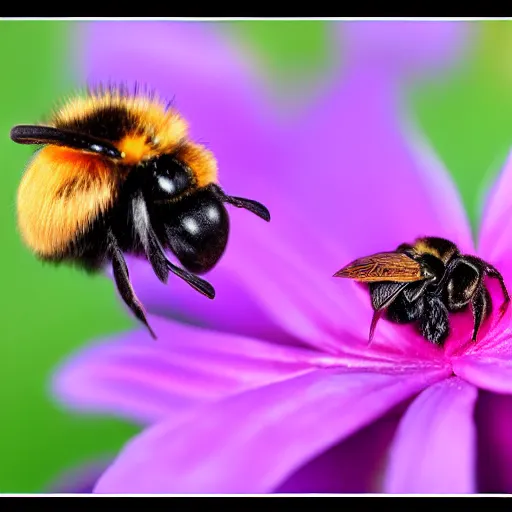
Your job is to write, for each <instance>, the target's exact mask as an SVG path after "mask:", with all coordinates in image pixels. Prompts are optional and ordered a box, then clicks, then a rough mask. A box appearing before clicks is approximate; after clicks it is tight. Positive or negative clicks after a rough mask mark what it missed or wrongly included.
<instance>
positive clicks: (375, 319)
mask: <svg viewBox="0 0 512 512" xmlns="http://www.w3.org/2000/svg"><path fill="white" fill-rule="evenodd" d="M383 313H384V309H378V310H377V311H374V312H373V316H372V323H371V324H370V334H369V336H368V345H370V344H371V342H372V340H373V335H374V333H375V327H377V322H378V321H379V319H380V317H381V316H382V314H383Z"/></svg>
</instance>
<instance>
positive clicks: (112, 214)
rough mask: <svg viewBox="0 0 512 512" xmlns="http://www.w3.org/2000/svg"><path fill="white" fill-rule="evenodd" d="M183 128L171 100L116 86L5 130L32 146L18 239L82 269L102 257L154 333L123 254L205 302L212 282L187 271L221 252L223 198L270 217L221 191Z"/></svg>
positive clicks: (202, 151)
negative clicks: (178, 280) (192, 291)
mask: <svg viewBox="0 0 512 512" xmlns="http://www.w3.org/2000/svg"><path fill="white" fill-rule="evenodd" d="M187 131H188V127H187V122H186V121H185V119H183V117H182V116H181V115H180V113H179V112H178V111H177V110H176V109H175V108H174V107H173V106H172V104H170V103H167V102H165V101H163V100H162V99H160V98H159V97H158V96H157V95H156V94H155V93H153V92H148V91H147V90H146V91H144V92H140V91H139V89H138V88H137V87H136V88H135V89H134V90H132V91H129V90H128V88H127V87H125V86H122V85H121V86H107V87H103V86H99V87H97V88H94V89H89V90H88V91H87V93H86V94H84V95H82V96H77V97H74V98H72V99H70V100H68V101H67V102H64V103H63V104H62V106H61V107H60V108H58V109H57V110H56V111H55V112H54V113H53V114H52V116H51V118H50V120H49V121H48V122H47V123H45V124H44V125H19V126H15V127H14V128H12V130H11V133H10V136H11V139H12V140H13V141H14V142H17V143H19V144H36V145H40V146H41V147H40V148H38V149H37V150H36V152H35V154H34V156H33V158H32V159H31V161H30V163H29V164H28V166H27V168H26V170H25V172H24V174H23V177H22V180H21V183H20V185H19V189H18V195H17V217H18V226H19V231H20V234H21V237H22V239H23V240H24V242H25V244H26V245H27V246H28V247H29V248H30V249H31V250H32V251H33V252H34V253H35V255H36V256H37V257H38V258H39V259H41V260H45V261H51V262H55V263H61V262H68V263H75V264H77V265H78V266H80V267H82V268H84V269H85V270H87V271H91V272H95V271H99V270H100V269H101V268H103V267H104V265H105V264H107V263H110V264H111V265H112V270H113V276H114V281H115V284H116V286H117V289H118V291H119V293H120V295H121V297H122V299H123V300H124V302H125V303H126V305H127V306H128V307H129V308H130V310H131V311H132V312H133V314H134V315H135V316H136V317H137V318H138V319H139V320H140V321H141V322H142V323H143V324H144V325H145V326H146V327H147V328H148V330H149V332H150V334H151V335H152V336H153V337H154V338H156V335H155V333H154V332H153V330H152V329H151V327H150V325H149V323H148V321H147V318H146V313H145V310H144V307H143V305H142V304H141V302H140V301H139V299H138V298H137V296H136V295H135V292H134V290H133V288H132V285H131V283H130V277H129V273H128V267H127V265H126V261H125V258H124V256H123V254H125V253H129V254H134V255H136V256H141V257H144V258H146V259H147V260H148V261H149V263H150V264H151V266H152V268H153V271H154V273H155V274H156V275H157V277H158V278H159V279H160V281H161V282H162V283H167V280H168V277H169V273H170V272H172V273H173V274H175V275H177V276H178V277H180V278H181V279H183V280H184V281H186V282H187V283H188V284H189V285H190V286H192V287H193V288H195V289H196V290H198V291H199V292H200V293H202V294H203V295H205V296H206V297H208V298H210V299H213V298H214V296H215V290H214V288H213V287H212V286H211V285H210V284H209V283H208V282H207V281H205V280H204V279H201V278H200V277H198V276H197V275H196V274H202V273H204V272H207V271H209V270H211V269H212V268H213V267H214V266H215V264H216V263H217V262H218V261H219V259H220V258H221V256H222V254H223V253H224V250H225V248H226V244H227V241H228V233H229V217H228V213H227V211H226V208H225V206H224V204H225V203H228V204H230V205H232V206H235V207H237V208H245V209H246V210H249V211H250V212H252V213H254V214H256V215H257V216H259V217H261V218H262V219H264V220H266V221H269V220H270V214H269V211H268V210H267V208H266V207H265V206H263V205H262V204H260V203H259V202H257V201H253V200H250V199H244V198H242V197H234V196H230V195H227V194H226V193H224V191H223V190H222V188H221V187H220V186H219V184H218V183H217V163H216V160H215V157H214V155H213V154H212V153H211V152H210V151H209V150H208V149H206V148H205V147H204V146H202V145H200V144H197V143H195V142H194V141H192V140H190V139H189V137H188V133H187ZM166 250H168V251H170V252H171V253H172V254H174V256H175V257H176V258H177V259H178V261H179V262H180V263H181V266H177V265H174V264H173V263H171V262H170V261H169V260H168V258H167V256H166Z"/></svg>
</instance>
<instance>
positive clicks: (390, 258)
mask: <svg viewBox="0 0 512 512" xmlns="http://www.w3.org/2000/svg"><path fill="white" fill-rule="evenodd" d="M334 277H348V278H349V279H354V280H355V281H361V282H365V283H371V282H382V281H395V282H398V283H412V282H414V281H421V280H422V279H425V277H426V276H425V275H424V273H423V271H422V267H421V265H420V264H419V263H418V262H417V261H415V260H413V259H412V258H410V257H409V256H407V255H406V254H403V253H400V252H380V253H378V254H373V255H372V256H366V257H364V258H359V259H357V260H355V261H353V262H352V263H349V264H348V265H347V266H345V267H343V268H342V269H341V270H339V271H338V272H336V274H334Z"/></svg>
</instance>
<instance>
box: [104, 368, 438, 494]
mask: <svg viewBox="0 0 512 512" xmlns="http://www.w3.org/2000/svg"><path fill="white" fill-rule="evenodd" d="M445 375H446V369H441V370H439V369H435V370H431V371H424V372H417V371H416V372H413V373H404V372H398V373H396V374H379V373H359V372H347V371H346V370H341V369H330V370H329V369H326V370H316V371H312V372H310V373H309V374H306V375H302V376H299V377H296V378H292V379H288V380H286V381H283V382H280V383H276V384H271V385H268V386H265V387H261V388H259V389H255V390H252V391H248V392H245V393H242V394H239V395H236V396H234V397H231V398H228V399H226V400H224V401H222V402H218V403H216V404H213V405H212V406H209V407H204V408H202V409H201V410H200V411H198V413H197V414H196V415H195V417H193V418H191V419H190V420H189V421H186V422H184V423H183V424H182V425H181V426H180V425H178V426H177V427H175V426H174V423H173V422H172V421H170V422H167V423H166V422H163V423H161V424H158V425H156V426H155V427H153V428H149V429H148V430H146V431H145V432H143V433H142V434H141V435H140V436H138V437H136V438H135V439H133V440H132V441H131V442H130V443H129V444H128V445H127V446H126V447H125V449H124V450H123V451H122V452H121V454H120V456H119V457H118V459H117V460H116V461H115V462H114V464H113V465H112V466H111V467H110V468H109V469H108V470H107V472H106V473H105V474H104V475H103V477H102V478H101V479H100V481H99V483H98V485H97V487H96V489H95V492H99V493H123V492H131V493H133V492H135V493H244V492H249V493H260V492H267V491H270V490H272V489H274V488H276V486H277V485H279V483H280V482H282V481H283V480H284V479H285V478H287V477H288V476H289V475H290V474H291V473H293V472H294V471H296V470H297V469H298V468H299V467H300V466H301V465H303V464H304V463H305V462H306V461H307V460H310V459H311V458H312V457H314V456H316V455H318V454H319V453H321V452H322V451H324V450H326V449H328V448H329V447H330V446H332V445H333V444H334V443H336V442H339V441H340V440H341V439H343V438H345V437H347V436H349V435H350V434H352V433H353V432H355V431H356V430H357V429H359V428H361V427H363V426H364V425H367V424H368V423H370V422H371V421H372V420H374V419H375V418H378V417H379V416H380V415H382V414H383V413H384V412H385V411H386V410H389V409H390V408H391V407H393V406H394V405H395V404H397V403H398V402H400V401H401V400H403V399H405V398H407V397H408V396H410V395H412V394H414V393H416V392H417V391H419V390H421V389H422V388H424V387H425V386H427V385H429V384H430V383H432V382H435V381H437V380H439V379H442V378H443V377H444V376H445Z"/></svg>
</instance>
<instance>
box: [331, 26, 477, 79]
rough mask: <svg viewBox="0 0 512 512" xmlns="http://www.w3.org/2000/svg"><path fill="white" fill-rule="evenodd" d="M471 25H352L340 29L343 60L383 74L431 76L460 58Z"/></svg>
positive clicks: (468, 36)
mask: <svg viewBox="0 0 512 512" xmlns="http://www.w3.org/2000/svg"><path fill="white" fill-rule="evenodd" d="M473 26H474V24H471V23H465V22H445V21H441V22H432V21H385V22H382V21H355V22H350V23H343V24H342V25H341V26H340V29H341V35H342V37H343V40H344V42H345V51H346V53H347V60H348V61H349V62H351V63H352V64H353V65H356V66H363V65H365V66H371V67H374V68H375V67H379V68H385V69H386V71H387V72H390V71H391V72H397V71H399V72H405V71H407V72H415V71H424V72H429V73H432V71H433V69H436V68H437V69H439V68H446V67H448V66H449V65H453V64H454V62H456V61H457V60H458V59H460V58H461V57H462V54H463V52H464V51H465V50H466V49H467V47H468V43H469V42H470V41H469V39H470V34H471V30H472V27H473Z"/></svg>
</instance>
